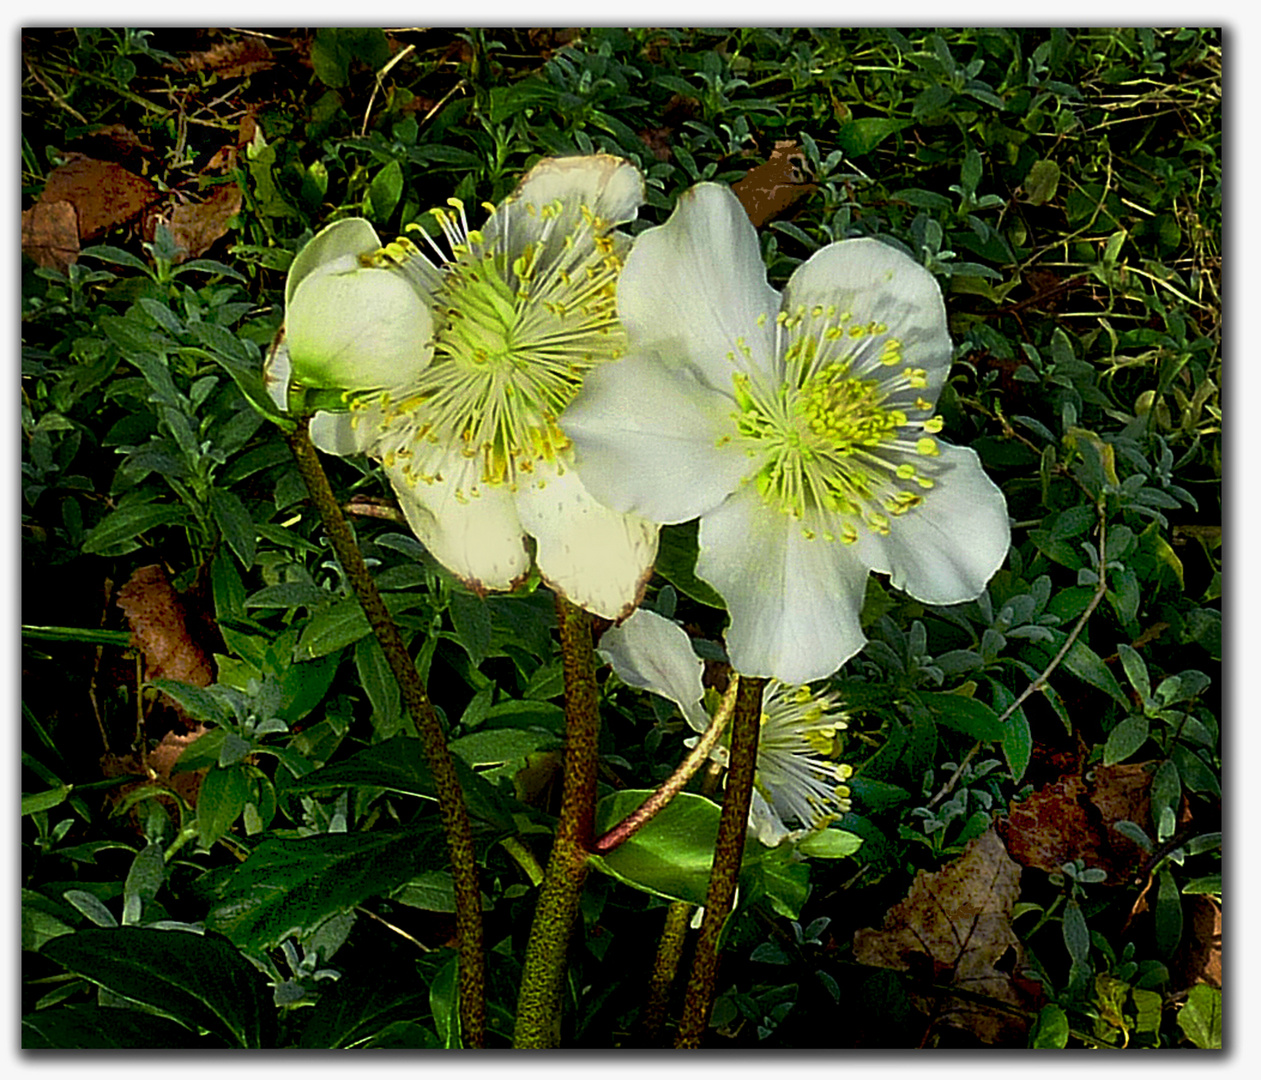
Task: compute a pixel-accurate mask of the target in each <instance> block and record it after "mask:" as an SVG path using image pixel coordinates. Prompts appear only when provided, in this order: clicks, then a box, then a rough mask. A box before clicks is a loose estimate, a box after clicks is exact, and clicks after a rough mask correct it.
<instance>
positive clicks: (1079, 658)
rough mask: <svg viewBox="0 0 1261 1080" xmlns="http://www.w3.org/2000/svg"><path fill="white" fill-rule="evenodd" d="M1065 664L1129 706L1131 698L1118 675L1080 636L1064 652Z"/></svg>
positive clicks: (1081, 676) (1122, 703)
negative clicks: (1117, 678) (1114, 673)
mask: <svg viewBox="0 0 1261 1080" xmlns="http://www.w3.org/2000/svg"><path fill="white" fill-rule="evenodd" d="M1064 666H1065V667H1066V668H1067V669H1068V670H1069V671H1071V672H1072V673H1073V674H1074V675H1076V676H1077V677H1078V678H1079V679H1081V680H1082V682H1087V683H1089V684H1090V685H1091V686H1093V687H1095V688H1096V689H1097V690H1102V691H1103V692H1104V693H1105V694H1107V695H1109V696H1110V697H1111V698H1113V699H1114V700H1115V701H1117V702H1119V703H1120V704H1121V705H1123V706H1126V707H1128V706H1129V699H1128V698H1127V697H1126V696H1125V693H1124V692H1123V691H1122V689H1121V687H1120V685H1119V684H1118V683H1117V681H1116V677H1115V676H1114V675H1113V674H1112V672H1111V671H1109V670H1108V665H1107V664H1105V663H1104V662H1103V660H1101V659H1100V658H1099V654H1098V653H1096V652H1095V651H1094V650H1093V649H1092V648H1090V646H1089V645H1086V644H1085V643H1084V642H1083V641H1082V640H1081V639H1080V638H1078V639H1077V640H1076V641H1074V642H1073V645H1072V648H1070V649H1069V650H1068V652H1067V653H1065V654H1064Z"/></svg>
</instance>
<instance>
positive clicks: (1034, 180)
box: [1024, 158, 1060, 206]
mask: <svg viewBox="0 0 1261 1080" xmlns="http://www.w3.org/2000/svg"><path fill="white" fill-rule="evenodd" d="M1059 186H1060V167H1059V166H1058V165H1057V164H1055V162H1054V161H1051V160H1050V159H1048V158H1041V159H1039V160H1038V161H1035V162H1034V163H1033V165H1032V167H1031V168H1030V169H1029V172H1028V174H1027V175H1026V176H1025V184H1024V188H1025V198H1026V199H1027V200H1028V201H1029V202H1030V203H1032V204H1033V205H1034V206H1041V205H1042V204H1043V203H1046V202H1050V201H1051V200H1052V199H1054V198H1055V192H1056V189H1057V188H1058V187H1059Z"/></svg>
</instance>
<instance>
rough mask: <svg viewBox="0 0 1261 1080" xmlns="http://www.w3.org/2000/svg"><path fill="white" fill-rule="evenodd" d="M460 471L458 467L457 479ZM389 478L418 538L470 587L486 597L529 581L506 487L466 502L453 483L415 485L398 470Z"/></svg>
mask: <svg viewBox="0 0 1261 1080" xmlns="http://www.w3.org/2000/svg"><path fill="white" fill-rule="evenodd" d="M456 453H457V456H458V451H457V452H456ZM458 470H459V463H456V462H453V468H452V474H453V475H455V474H457V473H458ZM385 472H386V475H387V476H388V477H389V478H390V483H391V485H393V487H394V492H395V494H396V495H397V496H398V501H399V505H400V506H401V507H402V509H403V514H404V516H405V517H406V518H407V523H408V525H410V526H411V529H412V532H414V533H415V534H416V538H417V539H418V540H419V541H420V542H421V543H422V544H424V545H425V547H427V548H428V549H429V552H430V554H432V555H433V557H434V558H435V559H437V560H438V562H440V563H441V564H442V565H443V566H445V567H446V568H447V569H448V570H450V571H451V573H453V574H454V575H455V576H456V577H457V578H459V579H460V580H461V581H462V582H464V584H465V585H467V586H468V587H469V588H471V589H473V590H474V591H475V592H478V593H484V592H487V591H489V590H507V589H512V588H514V587H515V586H516V585H517V584H519V583H520V582H521V581H522V580H524V578H525V575H526V573H527V571H528V570H529V569H530V557H529V554H528V553H527V551H526V548H525V535H524V533H523V531H522V529H521V522H520V519H519V518H518V517H517V508H516V505H515V503H514V502H513V498H512V494H511V493H510V492H509V491H508V489H507V488H506V487H481V488H480V489H478V490H479V494H477V495H476V496H474V497H472V498H463V499H461V498H457V497H456V488H457V484H456V483H455V482H453V481H451V480H435V481H433V482H432V483H425V482H424V481H423V480H417V481H416V482H414V483H413V482H412V481H411V480H409V479H408V477H407V476H406V475H405V474H404V472H403V469H402V468H401V467H399V466H397V465H395V466H387V467H386V470H385Z"/></svg>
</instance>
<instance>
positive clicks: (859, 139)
mask: <svg viewBox="0 0 1261 1080" xmlns="http://www.w3.org/2000/svg"><path fill="white" fill-rule="evenodd" d="M910 126H911V122H910V121H909V120H893V119H891V118H889V117H884V116H868V117H864V118H862V119H860V120H851V121H849V123H847V124H842V125H841V127H840V130H839V131H838V132H837V134H836V141H837V144H838V145H839V146H840V148H841V149H842V150H844V151H845V153H846V154H847V155H849V156H850V157H858V156H860V155H863V154H870V153H871V152H872V151H873V150H874V149H875V148H876V147H877V146H879V145H880V144H881V143H882V142H884V140H885V139H887V138H888V137H889V136H890V135H893V134H895V133H896V132H899V131H901V130H902V129H903V128H907V127H910Z"/></svg>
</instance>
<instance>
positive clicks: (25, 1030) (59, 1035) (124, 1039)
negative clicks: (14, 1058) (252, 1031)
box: [22, 1004, 204, 1050]
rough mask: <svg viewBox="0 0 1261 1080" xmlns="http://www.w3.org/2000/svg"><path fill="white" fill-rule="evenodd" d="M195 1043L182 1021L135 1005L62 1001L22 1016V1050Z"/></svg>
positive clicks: (181, 1046) (187, 1045)
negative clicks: (124, 1006)
mask: <svg viewBox="0 0 1261 1080" xmlns="http://www.w3.org/2000/svg"><path fill="white" fill-rule="evenodd" d="M197 1045H198V1039H197V1036H196V1035H195V1034H194V1033H193V1032H191V1031H189V1030H188V1028H186V1027H184V1026H183V1025H182V1024H177V1023H175V1021H173V1020H168V1019H167V1018H166V1017H165V1016H154V1015H152V1014H151V1013H143V1012H140V1011H139V1010H138V1009H120V1008H115V1007H106V1006H102V1005H96V1004H91V1005H86V1004H63V1005H59V1006H58V1007H57V1008H55V1009H51V1008H50V1009H37V1010H36V1011H35V1012H32V1013H28V1014H27V1015H26V1016H24V1017H22V1049H23V1050H190V1049H193V1048H194V1047H196V1046H197ZM202 1045H204V1044H202Z"/></svg>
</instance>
